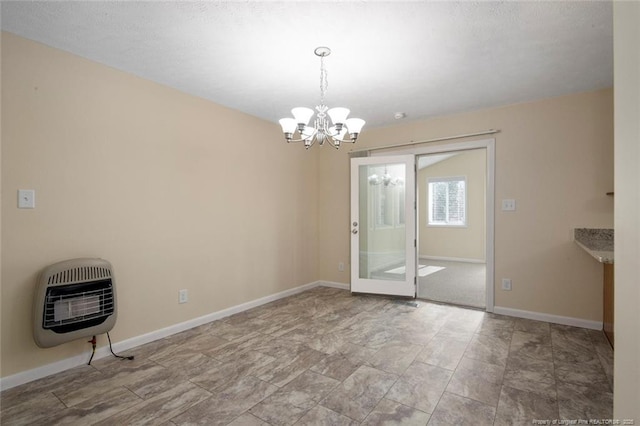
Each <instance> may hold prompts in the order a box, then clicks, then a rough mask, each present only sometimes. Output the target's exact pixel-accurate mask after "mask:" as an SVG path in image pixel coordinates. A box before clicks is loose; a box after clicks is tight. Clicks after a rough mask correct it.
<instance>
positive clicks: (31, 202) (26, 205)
mask: <svg viewBox="0 0 640 426" xmlns="http://www.w3.org/2000/svg"><path fill="white" fill-rule="evenodd" d="M18 208H19V209H35V208H36V191H34V190H33V189H18Z"/></svg>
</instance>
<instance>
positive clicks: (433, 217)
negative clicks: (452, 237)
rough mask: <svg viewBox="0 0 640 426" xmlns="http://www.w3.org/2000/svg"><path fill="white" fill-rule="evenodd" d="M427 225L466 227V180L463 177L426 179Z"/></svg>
mask: <svg viewBox="0 0 640 426" xmlns="http://www.w3.org/2000/svg"><path fill="white" fill-rule="evenodd" d="M427 183H428V188H429V189H428V192H429V196H428V197H427V199H428V201H427V203H428V205H427V211H428V212H429V214H428V217H427V225H429V226H466V225H467V179H466V178H465V177H464V176H454V177H433V178H428V179H427Z"/></svg>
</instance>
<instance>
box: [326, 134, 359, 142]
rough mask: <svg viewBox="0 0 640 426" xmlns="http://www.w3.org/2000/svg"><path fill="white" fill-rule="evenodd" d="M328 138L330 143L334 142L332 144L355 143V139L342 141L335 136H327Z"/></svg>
mask: <svg viewBox="0 0 640 426" xmlns="http://www.w3.org/2000/svg"><path fill="white" fill-rule="evenodd" d="M329 136H330V137H331V140H332V141H334V142H335V141H337V142H340V143H356V140H357V139H346V140H343V139H338V138H336V137H335V136H331V135H329Z"/></svg>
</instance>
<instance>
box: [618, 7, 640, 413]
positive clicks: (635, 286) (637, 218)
mask: <svg viewBox="0 0 640 426" xmlns="http://www.w3.org/2000/svg"><path fill="white" fill-rule="evenodd" d="M613 11H614V15H613V18H614V25H613V28H614V70H615V75H614V82H615V112H616V114H615V135H616V137H615V181H616V186H615V209H616V213H615V227H616V238H615V256H616V263H615V296H614V297H615V322H614V327H615V330H614V332H615V337H616V350H615V354H614V355H615V360H614V393H613V394H614V400H613V414H614V415H613V417H614V418H616V419H635V422H636V424H638V423H639V422H640V309H639V307H640V277H639V274H638V259H640V198H639V197H640V168H639V166H640V124H639V123H640V50H638V46H640V3H638V2H615V3H614V9H613Z"/></svg>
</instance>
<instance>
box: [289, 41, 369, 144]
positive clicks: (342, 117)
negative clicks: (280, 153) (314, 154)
mask: <svg viewBox="0 0 640 426" xmlns="http://www.w3.org/2000/svg"><path fill="white" fill-rule="evenodd" d="M314 53H315V54H316V56H319V57H320V105H317V106H316V111H317V115H316V119H315V120H314V122H313V126H309V125H308V124H309V121H310V120H311V117H312V116H313V114H314V113H315V112H316V111H314V110H312V109H311V108H305V107H298V108H294V109H292V110H291V114H293V118H283V119H281V120H280V121H279V122H280V125H281V126H282V132H283V133H284V137H285V139H286V140H287V142H288V143H289V142H304V146H305V148H307V149H309V147H311V146H312V145H313V144H314V143H315V142H316V141H317V142H318V145H320V146H322V145H324V143H325V142H328V143H329V144H331V145H332V146H333V147H335V148H336V149H338V148H340V144H341V143H354V142H355V141H356V139H358V134H359V133H360V130H362V126H364V123H365V121H364V120H362V119H360V118H347V116H348V115H349V112H350V111H349V109H347V108H341V107H338V108H331V109H329V107H327V106H326V105H325V104H324V95H325V94H326V92H327V86H328V84H327V70H326V69H325V68H324V58H325V56H329V55H330V54H331V49H329V48H328V47H318V48H316V49H315V50H314ZM327 115H328V116H329V117H327ZM329 119H331V121H329ZM296 131H297V132H298V135H299V139H293V134H294V133H296ZM347 133H349V139H346V140H345V139H344V137H345V136H346V134H347Z"/></svg>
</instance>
